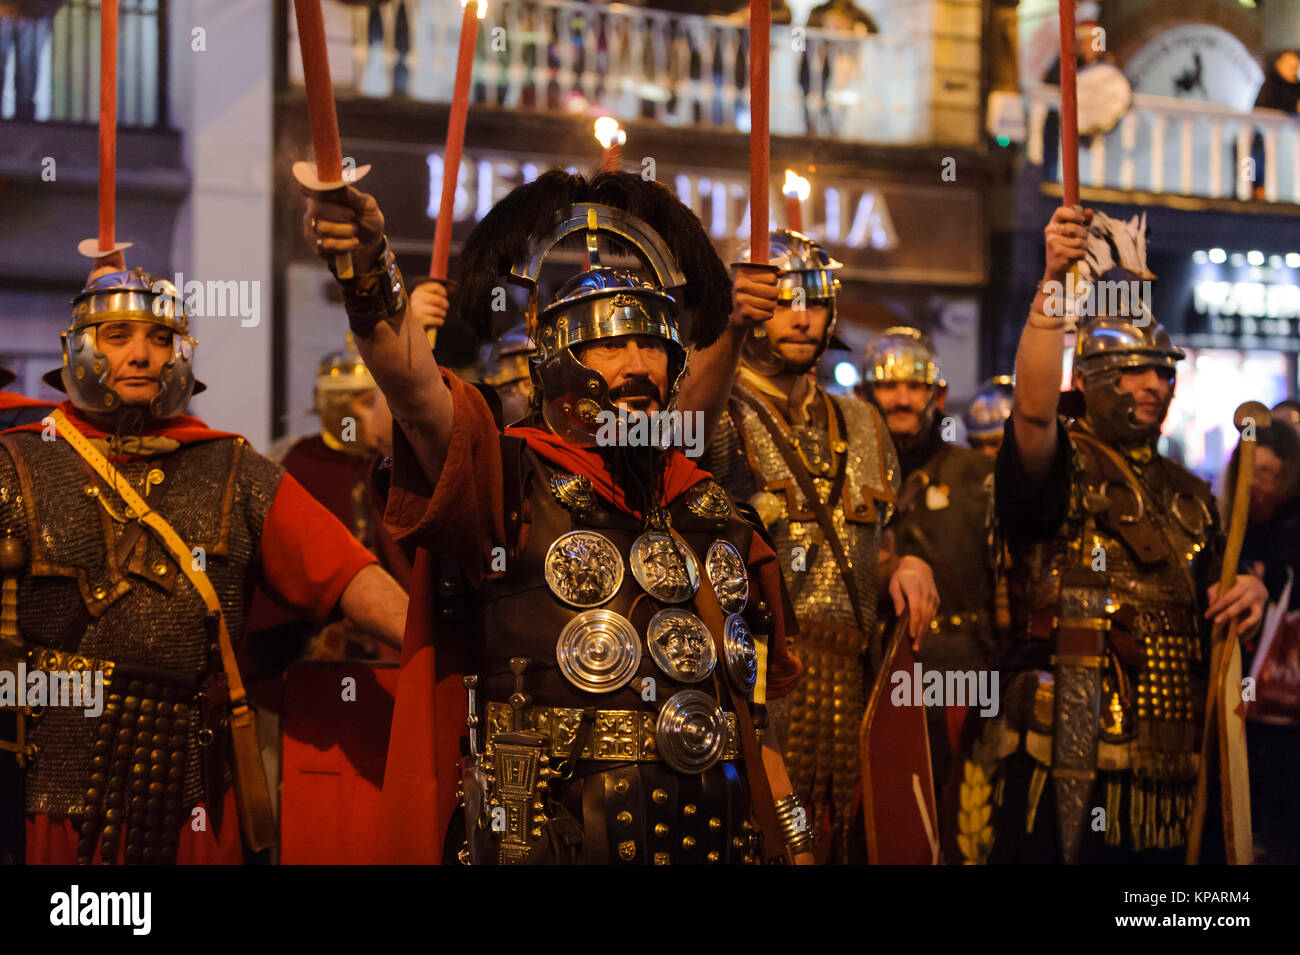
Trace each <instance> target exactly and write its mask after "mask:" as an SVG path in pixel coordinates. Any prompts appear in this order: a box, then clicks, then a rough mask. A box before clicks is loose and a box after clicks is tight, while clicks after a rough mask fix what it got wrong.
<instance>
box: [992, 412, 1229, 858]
mask: <svg viewBox="0 0 1300 955" xmlns="http://www.w3.org/2000/svg"><path fill="white" fill-rule="evenodd" d="M1069 440H1070V442H1071V445H1072V454H1071V455H1070V460H1071V462H1072V473H1071V475H1070V480H1071V486H1070V493H1069V504H1068V512H1067V515H1066V520H1065V522H1064V525H1063V527H1062V530H1061V533H1059V534H1058V535H1057V536H1056V537H1053V538H1050V539H1046V540H1037V541H1023V542H1019V543H1016V542H1014V541H1012V542H1011V543H1012V549H1011V559H1012V563H1011V568H1010V592H1011V600H1012V622H1013V630H1012V632H1013V634H1014V635H1015V636H1016V638H1017V640H1016V643H1017V644H1018V646H1017V647H1015V648H1014V649H1015V651H1016V652H1015V655H1016V656H1017V657H1018V658H1019V662H1018V663H1017V665H1016V666H1015V667H1014V668H1015V669H1025V668H1028V669H1027V670H1026V672H1025V673H1022V675H1021V676H1022V677H1023V678H1024V679H1027V680H1028V681H1029V684H1031V685H1032V687H1031V689H1030V690H1028V691H1026V692H1024V693H1022V692H1020V690H1019V689H1018V688H1017V687H1016V686H1015V685H1014V684H1013V685H1012V686H1010V687H1009V689H1008V691H1007V693H1008V695H1009V698H1019V697H1020V696H1024V698H1025V699H1026V700H1027V701H1029V702H1027V703H1026V704H1025V706H1024V707H1023V708H1022V710H1023V712H1022V713H1021V714H1019V715H1017V714H1015V713H1010V712H1009V713H1008V716H1009V717H1010V718H1011V719H1012V720H1013V722H1014V723H1015V724H1016V725H1015V729H1016V730H1017V731H1018V732H1021V733H1023V734H1025V739H1026V748H1027V750H1028V751H1029V752H1030V754H1031V755H1033V756H1034V758H1035V759H1037V760H1038V761H1039V762H1040V763H1042V764H1043V765H1044V766H1045V767H1046V766H1049V765H1051V762H1052V759H1053V755H1052V754H1053V752H1063V750H1062V749H1061V746H1062V739H1065V740H1066V743H1069V738H1077V739H1078V740H1088V739H1091V738H1092V737H1093V736H1094V734H1095V737H1096V738H1097V740H1098V743H1097V744H1096V752H1097V756H1096V766H1095V768H1096V769H1099V770H1102V771H1103V772H1107V773H1114V774H1117V775H1115V776H1111V777H1107V778H1108V782H1107V785H1108V787H1109V788H1110V791H1109V792H1108V793H1107V795H1106V801H1107V804H1108V805H1110V806H1113V807H1117V806H1118V805H1119V803H1120V795H1119V788H1118V787H1119V786H1120V784H1121V781H1124V782H1126V783H1127V785H1129V786H1131V787H1132V789H1131V794H1130V801H1129V804H1130V807H1131V811H1130V818H1129V819H1127V820H1124V821H1123V822H1124V825H1123V826H1120V825H1115V826H1113V827H1112V828H1109V829H1108V830H1107V841H1108V842H1110V843H1112V844H1118V840H1119V838H1120V833H1121V831H1124V830H1127V831H1128V832H1129V833H1130V835H1131V838H1132V841H1133V845H1134V847H1135V848H1137V849H1142V848H1146V847H1159V848H1168V847H1170V846H1174V845H1179V844H1181V843H1182V841H1183V837H1184V832H1185V827H1186V821H1187V817H1188V813H1189V811H1190V805H1191V804H1190V795H1191V790H1192V787H1193V786H1194V783H1195V778H1196V770H1197V758H1198V751H1199V747H1200V736H1201V721H1202V719H1203V713H1204V702H1205V679H1206V670H1207V667H1208V652H1207V644H1206V636H1207V634H1206V630H1205V627H1204V621H1203V619H1202V614H1203V611H1204V595H1205V589H1206V587H1207V586H1208V584H1209V583H1210V582H1211V581H1213V580H1215V579H1216V578H1217V574H1218V570H1219V561H1220V559H1221V555H1220V548H1221V546H1222V537H1221V534H1220V530H1219V522H1218V518H1217V514H1216V511H1215V508H1214V502H1213V499H1212V497H1211V494H1210V489H1209V485H1207V484H1206V483H1205V482H1203V481H1201V480H1200V479H1198V478H1196V477H1195V476H1193V475H1191V474H1189V473H1188V472H1187V471H1185V470H1184V469H1183V468H1181V467H1179V466H1178V465H1176V464H1174V463H1173V462H1170V461H1168V460H1167V459H1163V458H1161V457H1159V456H1158V455H1154V456H1153V457H1152V458H1151V459H1150V460H1149V461H1146V462H1145V463H1142V462H1138V461H1134V460H1132V459H1131V458H1128V457H1125V456H1123V455H1122V453H1121V452H1119V451H1116V450H1114V449H1110V448H1108V447H1107V446H1105V445H1104V444H1102V442H1101V441H1100V440H1099V439H1098V438H1096V437H1095V436H1094V435H1092V434H1091V433H1090V432H1087V431H1086V430H1083V429H1081V428H1078V427H1075V428H1072V429H1071V430H1070V431H1069ZM1071 630H1073V631H1074V632H1075V633H1076V634H1078V633H1085V632H1089V631H1091V632H1097V633H1099V634H1101V635H1102V636H1100V637H1098V645H1100V646H1104V649H1103V651H1102V657H1101V659H1100V661H1099V663H1098V666H1099V667H1100V669H1101V673H1100V680H1099V682H1098V685H1099V687H1100V693H1099V696H1100V699H1099V700H1098V703H1099V706H1098V707H1097V708H1096V709H1092V710H1089V709H1088V708H1087V707H1084V708H1079V707H1059V706H1057V707H1054V705H1053V678H1052V674H1051V670H1050V667H1051V666H1052V660H1053V659H1054V658H1053V657H1052V654H1055V653H1056V652H1057V650H1056V647H1057V645H1058V643H1060V641H1061V640H1062V634H1063V633H1065V632H1067V631H1071ZM1067 635H1068V634H1067ZM1058 666H1059V664H1058ZM1062 672H1065V671H1062ZM1019 679H1021V677H1015V678H1013V680H1019ZM1087 713H1092V714H1097V713H1099V719H1100V725H1099V726H1098V725H1097V720H1098V717H1097V716H1096V715H1086V714H1087ZM1053 714H1055V716H1054V715H1053ZM1063 721H1064V722H1063ZM1080 721H1082V722H1080ZM1056 737H1061V738H1059V739H1056V741H1055V744H1053V742H1052V740H1053V739H1054V738H1056ZM1091 747H1092V744H1090V743H1084V744H1083V745H1082V748H1081V749H1079V748H1076V751H1086V750H1088V749H1089V748H1091ZM1045 771H1046V770H1044V772H1045ZM1058 798H1059V797H1058Z"/></svg>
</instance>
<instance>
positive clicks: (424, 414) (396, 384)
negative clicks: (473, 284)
mask: <svg viewBox="0 0 1300 955" xmlns="http://www.w3.org/2000/svg"><path fill="white" fill-rule="evenodd" d="M303 192H304V194H306V196H307V198H308V202H307V213H306V215H305V217H304V226H305V228H306V233H307V239H308V241H310V242H311V243H312V244H313V245H314V246H315V248H316V252H317V254H318V255H320V256H321V258H322V259H324V260H325V261H326V262H327V263H330V262H332V261H333V258H334V256H335V255H336V254H337V253H340V252H351V253H352V262H353V269H354V273H355V276H356V277H355V278H354V279H351V280H349V281H346V282H344V281H340V282H339V285H340V286H341V287H342V289H343V302H344V305H345V307H346V308H347V312H348V323H349V324H350V325H351V327H352V333H353V335H354V336H355V337H356V341H357V347H358V348H359V349H360V351H361V356H362V357H363V358H364V359H365V361H366V367H367V368H369V369H370V373H371V374H372V375H373V376H374V378H375V382H376V383H377V384H378V385H379V388H380V390H381V391H383V393H384V397H385V398H387V399H388V405H389V407H390V408H392V410H393V420H394V421H396V422H397V423H398V424H399V425H400V426H401V428H402V431H403V432H404V433H405V435H406V437H407V440H408V441H410V443H411V447H412V449H413V450H414V451H415V455H416V457H417V459H418V460H419V462H420V465H421V467H422V468H423V469H424V472H425V475H426V476H427V477H428V479H429V483H430V484H436V483H437V481H438V475H439V474H441V473H442V466H443V461H444V459H445V457H446V453H447V445H448V443H449V442H450V440H451V429H452V399H451V392H450V391H449V390H448V389H447V385H446V383H445V382H444V381H443V380H442V376H441V375H440V374H439V372H438V363H437V362H436V361H435V360H434V357H433V351H432V349H430V348H429V341H428V338H427V336H426V334H425V328H424V326H425V324H427V323H428V321H427V319H426V320H424V321H422V320H421V316H420V315H419V314H418V313H417V309H416V308H413V307H412V305H411V303H410V302H409V301H408V299H407V296H406V292H405V289H403V288H402V287H401V273H400V272H398V271H397V266H396V264H395V262H394V259H393V253H392V251H391V250H390V249H389V248H388V242H387V240H386V239H385V238H384V216H383V213H381V212H380V211H379V204H378V203H376V202H375V199H374V197H373V196H371V195H367V194H366V193H364V192H361V191H360V190H358V189H355V188H353V187H352V186H348V187H347V188H346V190H344V192H343V193H341V194H340V193H337V192H335V193H316V192H312V191H311V190H309V189H303ZM332 271H333V269H332V268H331V272H332ZM419 294H420V302H419V304H420V305H422V306H423V307H425V308H426V309H430V310H433V311H435V312H440V313H441V314H442V315H445V314H446V304H447V300H446V295H445V293H443V292H441V290H440V289H439V287H437V286H432V287H429V286H424V287H422V288H421V289H420V292H419ZM439 317H440V316H439Z"/></svg>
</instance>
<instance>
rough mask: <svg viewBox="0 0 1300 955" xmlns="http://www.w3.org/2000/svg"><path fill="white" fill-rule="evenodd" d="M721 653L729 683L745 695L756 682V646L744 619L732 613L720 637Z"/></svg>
mask: <svg viewBox="0 0 1300 955" xmlns="http://www.w3.org/2000/svg"><path fill="white" fill-rule="evenodd" d="M722 652H723V655H724V656H725V657H726V662H727V673H728V674H729V675H730V676H731V682H733V683H734V684H736V686H737V688H739V689H740V690H742V691H743V692H745V693H748V692H749V691H750V690H752V689H754V684H755V683H757V682H758V645H757V644H756V643H755V642H754V635H753V634H751V633H750V632H749V627H748V625H746V623H745V618H744V617H742V616H741V615H740V614H738V613H733V614H732V615H731V616H729V617H728V618H727V626H726V629H725V630H724V631H723V635H722Z"/></svg>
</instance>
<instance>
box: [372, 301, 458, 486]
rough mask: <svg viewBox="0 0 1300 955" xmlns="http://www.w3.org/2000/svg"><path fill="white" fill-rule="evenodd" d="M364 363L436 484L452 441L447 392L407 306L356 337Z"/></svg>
mask: <svg viewBox="0 0 1300 955" xmlns="http://www.w3.org/2000/svg"><path fill="white" fill-rule="evenodd" d="M357 347H358V349H359V350H360V351H361V357H362V358H364V359H365V362H366V367H367V368H369V369H370V373H371V374H372V375H373V376H374V379H375V382H376V384H378V385H379V388H380V390H381V391H383V393H384V397H385V398H386V399H387V400H388V406H389V407H390V408H391V409H392V412H393V420H394V421H396V422H397V424H398V425H399V426H400V427H401V429H402V431H403V433H404V434H405V435H406V437H407V440H408V441H409V442H410V445H411V447H412V449H413V450H414V451H415V455H416V458H417V459H418V460H419V462H420V466H421V468H422V469H423V471H424V473H425V476H426V477H427V478H428V480H429V483H430V484H436V483H437V481H438V475H439V474H440V473H441V472H442V465H443V461H444V459H445V458H446V453H447V445H448V444H449V443H450V441H451V430H452V424H453V417H454V416H453V404H452V398H451V391H450V390H449V389H448V388H447V383H446V382H445V381H443V380H442V375H441V374H439V372H438V363H437V361H436V360H435V359H434V357H433V352H432V350H431V349H430V348H429V341H428V337H427V336H426V334H425V332H424V329H423V327H421V325H420V323H419V322H417V321H415V320H414V319H413V317H412V315H411V309H410V308H409V307H408V308H407V310H406V311H405V312H403V313H402V315H400V316H399V317H397V318H394V319H387V320H385V321H382V322H379V323H378V324H377V325H376V326H375V327H374V329H373V330H372V331H371V333H370V334H369V335H367V336H364V337H363V336H361V335H358V336H357Z"/></svg>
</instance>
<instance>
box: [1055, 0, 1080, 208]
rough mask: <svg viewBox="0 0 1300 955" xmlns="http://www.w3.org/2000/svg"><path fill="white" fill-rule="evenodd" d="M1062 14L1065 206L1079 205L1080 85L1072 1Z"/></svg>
mask: <svg viewBox="0 0 1300 955" xmlns="http://www.w3.org/2000/svg"><path fill="white" fill-rule="evenodd" d="M1059 3H1060V13H1061V188H1062V191H1063V192H1064V194H1065V204H1066V205H1067V206H1077V205H1078V204H1079V84H1078V77H1077V75H1076V71H1075V63H1076V60H1075V57H1076V51H1075V35H1074V0H1059Z"/></svg>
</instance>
